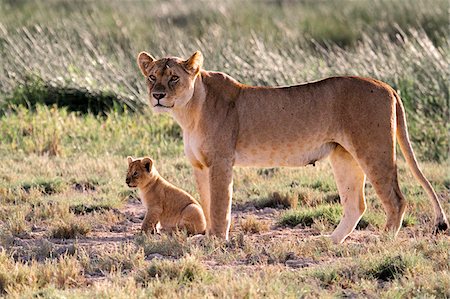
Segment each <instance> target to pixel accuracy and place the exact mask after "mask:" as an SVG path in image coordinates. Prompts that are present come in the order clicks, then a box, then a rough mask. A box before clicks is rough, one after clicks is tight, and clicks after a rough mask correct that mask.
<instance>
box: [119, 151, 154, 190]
mask: <svg viewBox="0 0 450 299" xmlns="http://www.w3.org/2000/svg"><path fill="white" fill-rule="evenodd" d="M127 160H128V171H127V178H126V181H125V182H126V183H127V185H128V187H132V188H134V187H140V186H143V185H145V184H146V183H147V182H149V181H150V180H151V179H152V178H153V174H154V173H153V172H152V166H153V161H152V159H150V158H149V157H145V158H142V159H133V158H132V157H128V158H127Z"/></svg>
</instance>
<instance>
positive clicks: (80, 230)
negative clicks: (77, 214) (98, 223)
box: [50, 220, 91, 239]
mask: <svg viewBox="0 0 450 299" xmlns="http://www.w3.org/2000/svg"><path fill="white" fill-rule="evenodd" d="M90 230H91V228H90V227H89V226H88V225H87V224H85V223H83V222H78V221H76V220H69V221H60V222H59V223H57V224H55V226H54V227H53V228H52V230H51V232H50V237H51V238H57V239H75V238H77V237H83V236H86V235H87V234H88V233H89V231H90Z"/></svg>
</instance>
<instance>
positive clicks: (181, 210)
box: [126, 157, 206, 234]
mask: <svg viewBox="0 0 450 299" xmlns="http://www.w3.org/2000/svg"><path fill="white" fill-rule="evenodd" d="M126 183H127V185H128V186H129V187H137V188H139V191H140V194H141V199H142V200H143V202H144V205H145V207H146V208H147V213H146V214H145V218H144V222H143V223H142V230H143V231H144V232H145V233H147V232H149V231H150V232H156V226H157V224H158V223H160V225H161V229H162V230H163V231H165V232H172V231H173V230H174V229H177V228H178V229H186V230H187V232H188V233H190V234H202V233H204V232H205V230H206V219H205V216H204V214H203V211H202V208H201V206H200V205H199V203H198V202H197V201H196V200H195V199H194V198H193V197H192V196H190V195H189V194H187V193H186V192H184V191H183V190H181V189H179V188H177V187H175V186H174V185H172V184H170V183H169V182H167V181H166V180H165V179H163V178H162V177H161V176H160V175H159V173H158V171H157V170H156V169H155V167H154V166H153V161H152V160H151V159H150V158H148V157H145V158H142V159H133V158H132V157H128V172H127V178H126Z"/></svg>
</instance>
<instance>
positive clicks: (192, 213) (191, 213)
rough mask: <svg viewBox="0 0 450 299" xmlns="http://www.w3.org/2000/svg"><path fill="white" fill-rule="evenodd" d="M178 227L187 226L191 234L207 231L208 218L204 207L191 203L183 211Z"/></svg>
mask: <svg viewBox="0 0 450 299" xmlns="http://www.w3.org/2000/svg"><path fill="white" fill-rule="evenodd" d="M178 228H181V229H183V228H185V229H186V230H187V232H188V233H189V234H194V235H196V234H203V233H205V231H206V219H205V216H204V215H203V211H202V208H201V207H200V206H199V205H197V204H190V205H188V206H187V207H186V208H184V210H183V212H182V213H181V219H180V221H179V223H178Z"/></svg>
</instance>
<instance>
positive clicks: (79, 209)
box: [69, 203, 119, 215]
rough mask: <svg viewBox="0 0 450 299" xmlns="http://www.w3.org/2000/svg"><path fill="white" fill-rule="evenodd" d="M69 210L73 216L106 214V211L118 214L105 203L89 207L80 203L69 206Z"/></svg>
mask: <svg viewBox="0 0 450 299" xmlns="http://www.w3.org/2000/svg"><path fill="white" fill-rule="evenodd" d="M69 210H70V212H72V213H74V214H75V215H86V214H89V213H93V212H106V211H115V212H119V211H118V210H117V209H115V208H113V207H111V206H110V205H109V204H107V203H102V204H91V205H87V204H82V203H80V204H77V205H74V206H70V208H69Z"/></svg>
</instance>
